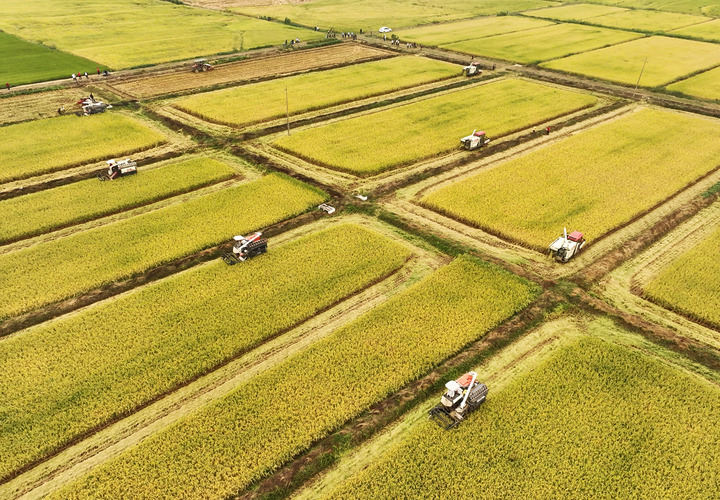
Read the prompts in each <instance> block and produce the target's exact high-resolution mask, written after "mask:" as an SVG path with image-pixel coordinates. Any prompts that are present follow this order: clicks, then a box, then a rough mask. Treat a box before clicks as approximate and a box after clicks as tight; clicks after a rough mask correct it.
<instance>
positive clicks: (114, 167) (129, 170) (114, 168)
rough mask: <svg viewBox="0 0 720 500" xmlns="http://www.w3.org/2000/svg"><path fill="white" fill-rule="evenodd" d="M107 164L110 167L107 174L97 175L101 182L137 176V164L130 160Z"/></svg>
mask: <svg viewBox="0 0 720 500" xmlns="http://www.w3.org/2000/svg"><path fill="white" fill-rule="evenodd" d="M105 163H107V165H108V170H107V173H103V174H97V177H98V179H100V180H101V181H112V180H114V179H117V178H118V177H125V176H128V175H132V174H137V163H135V162H134V161H132V160H131V159H130V158H128V159H126V160H121V161H117V160H108V161H106V162H105Z"/></svg>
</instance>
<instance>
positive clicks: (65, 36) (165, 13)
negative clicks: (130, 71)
mask: <svg viewBox="0 0 720 500" xmlns="http://www.w3.org/2000/svg"><path fill="white" fill-rule="evenodd" d="M2 8H3V15H2V17H0V29H2V30H4V31H5V32H7V33H11V34H15V35H21V36H22V37H23V38H25V39H27V40H35V41H39V40H43V41H44V42H45V43H46V44H52V45H53V46H56V47H57V48H58V49H60V50H64V51H66V52H71V53H73V54H76V55H79V56H82V57H87V58H89V59H92V60H93V61H97V62H99V63H101V64H103V65H105V66H109V67H112V68H116V69H120V68H129V67H135V66H140V65H147V64H156V63H160V62H167V61H178V60H182V59H189V58H192V57H196V56H201V55H212V54H218V53H221V52H229V51H241V50H249V49H252V48H256V47H262V46H266V45H279V44H282V43H283V42H284V41H285V40H286V39H288V38H293V39H294V38H296V37H299V38H300V39H301V40H302V41H308V40H312V39H319V38H322V36H323V35H322V34H321V33H319V32H313V31H310V30H307V29H302V28H296V27H294V26H287V25H284V24H280V23H274V22H269V21H263V20H260V19H252V18H249V17H244V16H236V15H232V14H227V13H224V12H218V11H211V10H205V9H197V8H192V7H188V6H185V5H177V4H173V3H171V2H163V1H157V0H93V1H83V2H82V4H80V6H78V7H69V6H68V5H67V4H65V3H63V2H57V0H32V1H31V2H28V1H27V0H3V2H2ZM77 69H78V70H79V71H88V72H92V71H94V70H95V66H94V63H93V67H92V68H91V69H90V70H88V69H87V68H77ZM67 77H68V78H70V73H68V74H67Z"/></svg>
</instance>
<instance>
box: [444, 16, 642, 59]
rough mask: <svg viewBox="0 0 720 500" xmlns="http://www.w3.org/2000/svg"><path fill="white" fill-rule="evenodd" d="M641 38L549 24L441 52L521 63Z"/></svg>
mask: <svg viewBox="0 0 720 500" xmlns="http://www.w3.org/2000/svg"><path fill="white" fill-rule="evenodd" d="M640 36H642V35H640V34H638V33H631V32H629V31H620V30H612V29H606V28H597V27H595V26H585V25H582V24H553V25H552V26H545V27H541V28H535V29H532V30H524V31H518V32H516V33H506V34H503V35H496V36H492V37H487V38H477V39H472V40H464V41H462V42H457V43H448V44H445V45H443V46H442V48H444V49H448V50H455V51H458V52H465V53H467V54H474V55H478V56H483V57H494V58H497V59H505V60H507V61H517V62H521V63H536V62H540V61H547V60H549V59H556V58H558V57H563V56H566V55H568V54H575V53H578V52H586V51H588V50H593V49H597V48H598V47H605V46H607V45H614V44H616V43H621V42H626V41H628V40H632V39H634V38H638V37H640Z"/></svg>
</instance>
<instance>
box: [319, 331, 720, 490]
mask: <svg viewBox="0 0 720 500" xmlns="http://www.w3.org/2000/svg"><path fill="white" fill-rule="evenodd" d="M719 406H720V391H719V390H718V388H717V387H715V386H713V385H712V384H710V383H708V382H707V381H703V380H700V379H698V378H697V377H696V376H693V375H690V374H688V373H686V372H683V371H681V370H679V369H677V368H675V367H674V366H671V365H668V364H666V363H664V362H662V361H659V360H657V359H654V358H652V357H649V356H647V355H646V354H644V353H642V351H634V350H631V349H629V348H627V347H623V346H619V345H616V344H613V343H610V342H608V341H606V340H600V339H598V338H596V337H590V336H586V337H583V338H581V339H579V340H576V341H573V342H572V343H571V344H569V345H567V346H564V347H562V348H560V349H558V350H557V351H555V352H554V353H553V355H552V357H551V358H550V359H548V360H546V361H545V362H543V363H542V364H540V366H537V367H535V368H534V369H533V370H532V371H531V372H530V373H527V374H525V375H523V376H521V377H519V378H516V379H515V380H513V381H512V382H510V384H509V385H508V386H506V387H504V388H503V389H502V390H500V391H499V392H493V391H492V387H491V390H490V394H489V396H488V399H487V402H486V403H485V404H484V405H483V406H481V407H480V409H479V410H478V411H476V412H475V413H473V414H472V415H471V416H470V417H469V418H468V419H467V420H466V421H465V422H464V423H462V424H461V425H460V426H459V427H458V428H457V429H456V430H453V432H447V431H445V430H444V429H441V428H439V427H438V426H437V425H435V424H434V423H433V422H431V421H427V420H424V421H422V423H419V424H418V425H417V426H416V427H415V428H414V429H412V430H411V431H410V434H409V435H407V436H405V437H404V438H403V439H402V440H401V441H400V442H398V443H397V444H396V445H395V446H394V447H393V448H390V449H389V450H388V451H386V452H385V453H384V454H383V455H382V456H381V457H380V459H378V460H376V461H375V462H374V463H372V464H371V465H370V466H369V467H368V468H366V469H364V470H362V471H360V472H359V473H358V474H356V475H355V476H353V477H351V478H349V479H348V480H346V481H344V482H343V483H341V484H340V485H338V487H337V488H336V489H335V491H330V492H329V493H328V494H327V497H325V498H333V499H353V500H356V499H365V498H367V499H374V498H393V497H396V496H397V492H400V491H401V492H403V496H404V497H406V498H438V497H439V496H442V497H446V498H712V497H714V496H715V495H716V493H717V484H718V482H719V481H720V468H719V467H718V459H717V457H718V455H719V454H720V437H718V433H717V426H718V425H720V415H719V414H718V412H717V411H716V410H717V408H718V407H719ZM448 477H454V478H456V479H457V480H453V481H449V480H448Z"/></svg>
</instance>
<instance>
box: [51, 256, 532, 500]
mask: <svg viewBox="0 0 720 500" xmlns="http://www.w3.org/2000/svg"><path fill="white" fill-rule="evenodd" d="M536 293H537V290H536V287H534V286H531V285H530V284H528V283H527V282H526V281H524V280H522V279H520V278H518V277H515V276H513V275H511V274H509V273H507V272H506V271H503V270H500V269H498V268H496V267H494V266H490V265H488V264H484V263H480V262H478V261H475V260H473V259H470V258H466V257H461V258H459V259H457V260H455V261H454V262H453V263H451V264H449V265H448V266H446V267H445V268H443V269H441V270H439V271H436V272H435V273H434V274H433V275H431V276H430V277H428V278H426V279H424V280H423V281H421V282H420V283H418V284H416V285H414V286H413V287H412V288H410V289H408V290H406V291H405V292H402V293H401V294H399V295H396V296H395V297H394V298H392V299H390V300H389V301H388V302H386V303H385V304H383V305H381V306H379V307H376V308H375V309H374V310H372V311H371V312H370V313H368V314H366V315H364V316H362V317H361V318H359V319H358V320H356V321H354V322H353V323H350V324H349V325H347V326H345V327H343V328H341V329H339V330H337V331H336V332H334V333H332V334H331V335H330V336H328V337H325V338H324V339H323V340H320V341H318V342H317V343H315V344H314V345H312V346H310V347H308V348H307V349H306V350H304V351H302V352H301V353H299V354H297V355H295V356H293V357H291V358H289V359H287V360H286V361H284V362H283V363H281V364H279V365H277V366H276V367H274V368H272V369H270V370H268V371H266V372H263V373H261V374H260V375H258V376H256V377H254V378H253V379H251V380H250V381H249V382H248V383H246V384H244V385H242V386H240V387H238V388H237V389H236V390H235V391H234V392H232V393H230V394H229V395H227V396H226V397H224V398H223V399H221V400H219V401H217V402H215V403H213V404H211V405H209V406H207V407H205V408H203V409H201V410H199V411H198V412H197V413H195V414H192V415H190V416H188V417H186V418H184V419H182V420H180V421H178V422H177V423H176V424H174V425H172V426H171V427H169V428H167V429H166V430H164V431H162V432H160V433H159V434H157V435H155V436H152V437H150V438H148V439H147V440H146V441H144V442H143V443H141V444H140V445H138V446H136V447H135V448H132V449H130V450H128V451H127V452H126V453H124V454H123V455H121V456H119V457H118V458H116V459H114V460H112V461H110V462H108V463H107V464H105V465H103V466H100V467H99V468H98V469H97V470H96V471H94V472H92V473H91V474H90V475H88V476H87V477H85V478H82V479H81V480H79V481H77V482H76V483H74V484H71V485H69V486H68V487H67V488H66V489H64V490H61V491H60V492H59V494H58V495H57V497H60V498H98V497H104V496H107V495H109V496H113V497H114V498H135V499H142V498H154V499H158V498H198V497H204V498H222V497H224V496H227V495H230V494H232V493H233V492H236V491H238V490H242V489H243V488H244V487H246V486H247V485H248V484H249V483H250V482H251V481H253V480H255V479H257V478H259V477H261V476H262V475H264V474H266V473H267V472H269V471H272V470H274V469H276V468H277V467H278V466H280V465H281V464H283V463H284V462H285V461H287V460H288V459H290V458H291V457H292V456H294V455H295V454H297V453H298V452H300V451H302V450H303V449H305V448H307V447H308V446H309V445H310V444H311V443H312V442H314V441H315V440H317V439H319V438H321V437H322V436H325V435H326V434H327V433H328V432H330V431H331V430H332V429H335V428H337V427H338V426H339V425H341V424H342V423H343V422H345V421H347V420H348V419H349V418H351V417H353V416H354V415H357V414H359V413H360V412H362V411H363V410H365V409H367V408H368V407H370V406H371V405H372V404H373V403H375V402H377V401H378V400H381V399H382V398H384V397H386V396H387V395H389V394H391V393H392V392H394V391H396V390H398V389H399V388H401V387H403V386H404V385H405V384H407V383H408V382H410V381H411V380H413V379H415V378H417V377H418V376H420V375H422V374H424V373H426V372H427V371H428V370H430V369H431V368H432V367H434V366H436V365H437V364H438V363H440V362H441V361H442V360H443V359H445V358H447V357H448V356H450V355H451V354H453V353H455V352H457V351H458V350H460V349H462V348H463V347H464V346H465V345H467V344H468V343H470V342H473V341H475V340H477V339H479V338H480V337H482V336H483V335H484V334H485V333H486V332H487V331H488V330H489V329H491V328H493V327H494V326H495V325H497V324H498V323H499V322H501V321H503V320H505V319H506V318H508V317H509V316H510V315H512V314H513V313H515V312H517V311H518V310H520V309H522V308H523V307H525V306H526V305H527V304H528V303H529V302H530V300H532V298H533V297H534V296H535V294H536ZM391 496H392V495H391Z"/></svg>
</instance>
